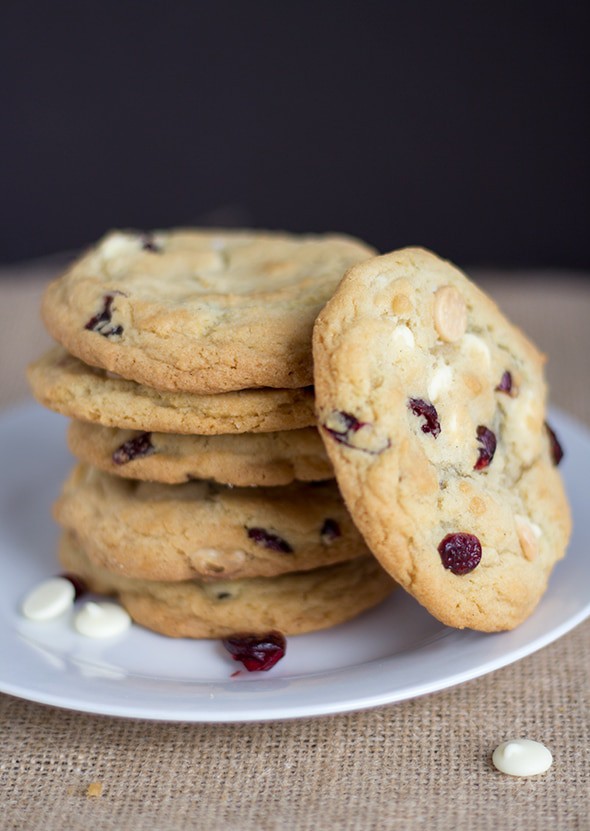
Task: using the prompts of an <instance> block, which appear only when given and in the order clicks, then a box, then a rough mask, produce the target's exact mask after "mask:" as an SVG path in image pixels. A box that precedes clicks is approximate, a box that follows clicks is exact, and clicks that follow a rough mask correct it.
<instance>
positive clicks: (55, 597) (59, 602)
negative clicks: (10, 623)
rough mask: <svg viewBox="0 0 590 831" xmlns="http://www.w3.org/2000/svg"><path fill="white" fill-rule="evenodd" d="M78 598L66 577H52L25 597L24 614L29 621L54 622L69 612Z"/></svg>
mask: <svg viewBox="0 0 590 831" xmlns="http://www.w3.org/2000/svg"><path fill="white" fill-rule="evenodd" d="M75 597H76V590H75V589H74V586H73V585H72V583H70V581H69V580H66V578H65V577H52V578H51V579H50V580H45V581H44V582H43V583H41V584H40V585H38V586H37V588H35V589H33V590H32V591H31V592H29V594H28V595H27V596H26V597H25V599H24V602H23V605H22V613H23V615H24V616H25V617H27V618H29V620H52V618H56V617H59V615H61V614H63V613H64V612H65V611H67V610H68V609H69V608H70V607H71V605H72V603H73V602H74V599H75Z"/></svg>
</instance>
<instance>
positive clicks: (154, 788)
mask: <svg viewBox="0 0 590 831" xmlns="http://www.w3.org/2000/svg"><path fill="white" fill-rule="evenodd" d="M50 270H51V269H48V268H46V267H44V266H43V264H41V265H39V266H35V267H27V268H21V269H20V270H19V273H18V274H13V275H12V278H11V279H10V280H8V279H7V280H4V281H0V372H1V376H0V380H1V382H2V383H1V384H0V405H2V406H4V405H6V404H9V403H11V402H12V401H15V400H18V399H20V398H23V397H24V396H25V395H26V387H25V385H24V383H23V381H22V370H23V366H24V364H25V363H26V362H27V361H28V360H29V359H31V358H32V357H34V356H35V355H36V354H38V352H39V350H40V349H41V348H42V343H43V342H44V339H45V337H44V335H43V333H42V329H41V327H40V324H39V322H38V315H37V308H38V302H39V295H40V290H41V286H42V283H43V282H44V280H45V279H46V277H47V273H48V271H50ZM13 271H14V270H13ZM9 276H10V275H9ZM481 278H482V283H483V284H484V285H485V286H486V287H487V288H488V289H489V290H490V291H491V292H492V294H494V295H495V296H496V297H497V298H498V299H499V300H500V302H501V304H502V306H503V307H504V308H505V309H506V310H507V311H509V313H510V315H511V317H513V318H514V319H515V320H517V321H519V322H520V323H521V324H522V325H523V326H524V328H525V329H526V330H527V331H528V332H530V333H531V335H532V336H533V337H534V338H535V340H536V341H537V342H538V343H539V344H540V346H541V347H542V348H543V349H544V350H545V351H546V352H547V353H548V354H549V355H550V356H551V360H550V362H549V365H548V375H549V379H550V382H551V386H552V392H553V400H554V401H555V402H556V403H557V404H559V405H560V406H561V407H563V408H565V409H568V410H570V411H571V412H573V413H574V414H575V415H577V416H578V417H579V418H581V419H584V420H585V421H586V422H590V391H589V386H588V370H587V361H588V357H587V356H588V354H590V327H589V326H588V321H589V320H590V292H589V289H588V287H589V286H590V283H589V282H585V281H584V280H583V279H582V277H581V276H575V275H562V274H557V273H553V274H544V275H530V274H529V275H521V274H514V275H503V276H502V277H501V278H499V277H498V276H497V275H494V274H491V273H489V274H483V275H481ZM491 637H493V636H491ZM589 655H590V622H588V623H586V624H583V625H582V626H580V627H578V629H576V630H575V631H574V632H572V633H570V634H569V635H567V636H566V637H564V638H562V639H561V640H559V641H558V642H556V643H555V644H552V645H551V646H549V647H547V648H545V649H543V650H541V651H540V652H538V653H537V654H535V655H532V656H530V657H528V658H526V659H524V660H522V661H520V662H518V663H517V664H514V665H513V666H510V667H506V668H504V669H502V670H499V671H497V672H495V673H493V674H491V675H488V676H485V677H484V678H480V679H477V680H475V681H471V682H469V683H467V684H464V685H462V686H460V687H455V688H453V689H450V690H446V691H443V692H439V693H436V694H433V695H430V696H427V697H425V698H421V699H416V700H413V701H408V702H403V703H401V704H396V705H392V706H390V707H385V708H381V709H379V710H373V711H370V712H362V713H352V714H349V715H342V716H333V717H327V718H321V719H306V720H302V721H294V722H274V723H268V724H244V725H192V724H158V723H146V722H135V721H129V720H122V719H121V720H118V719H110V718H104V717H100V716H90V715H83V714H79V713H71V712H66V711H61V710H56V709H52V708H49V707H43V706H40V705H37V704H32V703H30V702H27V701H22V700H19V699H16V698H12V697H10V696H0V724H1V729H2V734H1V740H0V741H1V745H0V794H1V796H0V800H1V810H0V828H1V829H14V830H15V831H17V829H18V831H36V829H39V830H40V831H41V829H43V831H54V829H56V830H57V829H59V831H78V829H80V831H88V829H95V830H96V831H111V829H112V831H121V829H132V830H133V831H136V829H137V831H143V829H146V831H147V829H149V831H154V829H155V830H156V831H159V829H161V830H162V831H177V829H178V831H180V829H186V828H190V829H206V830H207V831H209V829H210V830H211V831H217V829H220V831H221V829H224V831H225V829H229V830H230V831H231V830H232V829H235V830H236V831H238V830H239V831H250V829H261V830H262V831H275V829H297V830H299V829H301V831H312V829H313V831H318V829H319V830H320V831H322V830H323V829H327V830H328V831H330V830H331V829H338V830H339V831H340V829H351V831H353V829H354V831H357V830H358V831H371V829H386V830H387V831H408V829H414V828H415V829H422V828H435V829H447V828H448V829H452V828H458V829H463V828H465V829H488V828H489V829H494V831H503V830H504V829H506V831H512V829H515V831H516V829H519V831H520V829H523V828H528V829H535V831H536V830H537V829H538V830H539V831H545V829H547V831H556V829H558V831H561V829H588V828H590V820H589V809H590V735H589V733H590V661H589V659H588V656H589ZM367 672H370V666H367ZM515 736H526V737H529V738H533V739H538V740H541V741H543V742H544V743H545V744H547V745H548V747H550V748H551V750H552V752H553V754H554V758H555V763H554V765H553V767H552V768H551V769H550V770H549V772H548V773H547V774H545V775H544V776H542V777H538V778H533V779H513V778H511V777H507V776H503V775H502V774H500V773H498V772H497V771H495V770H494V769H493V767H492V766H491V763H490V755H491V752H492V750H493V749H494V747H495V746H496V745H497V744H498V743H499V742H500V741H503V740H504V739H507V738H510V737H515ZM97 782H99V783H101V784H102V794H101V795H100V796H89V795H88V786H89V785H91V784H92V783H97Z"/></svg>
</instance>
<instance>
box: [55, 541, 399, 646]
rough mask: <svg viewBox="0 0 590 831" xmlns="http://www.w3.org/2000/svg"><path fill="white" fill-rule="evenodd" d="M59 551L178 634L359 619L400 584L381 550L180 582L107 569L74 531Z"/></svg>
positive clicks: (303, 627) (144, 617)
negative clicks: (270, 571) (378, 555)
mask: <svg viewBox="0 0 590 831" xmlns="http://www.w3.org/2000/svg"><path fill="white" fill-rule="evenodd" d="M59 558H60V561H61V564H62V565H63V567H64V568H66V569H67V570H68V571H70V572H74V573H75V574H77V575H80V577H82V578H83V579H84V581H85V583H86V584H87V585H88V587H89V588H90V590H91V591H94V592H98V593H99V594H115V595H118V597H119V599H120V601H121V603H122V604H123V606H125V608H126V609H127V611H128V612H129V614H130V615H131V617H132V618H133V619H134V620H135V621H136V622H137V623H139V624H141V625H142V626H145V627H146V628H148V629H153V630H154V631H156V632H160V633H161V634H163V635H168V636H170V637H174V638H221V637H225V636H227V635H232V634H235V633H242V632H247V633H248V634H252V635H254V634H265V633H267V632H269V631H272V630H278V631H279V632H282V633H283V634H285V635H300V634H303V633H304V632H315V631H316V630H318V629H326V628H328V627H330V626H336V625H337V624H338V623H343V622H344V621H346V620H351V619H352V618H354V617H356V616H357V615H359V614H360V613H361V612H364V611H366V610H367V609H370V608H372V607H373V606H376V605H377V604H378V603H380V602H381V601H382V600H385V598H386V597H388V596H389V595H390V594H391V593H392V591H393V590H394V589H395V583H394V582H393V580H392V579H391V577H389V575H388V574H387V573H386V572H385V571H384V570H383V569H382V568H381V566H380V565H379V564H378V562H377V561H376V560H375V558H374V557H358V558H356V559H354V560H350V561H348V562H345V563H340V564H338V565H332V566H324V567H323V568H318V569H314V570H313V571H304V572H296V573H292V574H283V575H281V576H280V577H270V578H269V577H259V578H255V577H254V578H245V579H239V580H220V579H217V580H215V581H212V582H203V581H200V580H196V579H193V580H184V581H182V582H180V583H165V582H159V581H151V580H137V579H132V578H130V577H125V576H123V575H122V574H116V573H113V572H112V571H107V570H106V569H104V568H102V567H101V566H99V565H97V564H96V563H94V562H93V561H92V560H91V559H90V558H89V557H87V556H86V554H85V553H84V551H83V549H82V546H81V545H80V543H79V541H78V540H77V539H76V538H75V537H74V536H73V535H64V536H63V537H62V540H61V543H60V552H59Z"/></svg>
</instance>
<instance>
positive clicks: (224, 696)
mask: <svg viewBox="0 0 590 831" xmlns="http://www.w3.org/2000/svg"><path fill="white" fill-rule="evenodd" d="M553 422H554V426H555V428H556V430H557V432H558V434H559V436H560V438H561V439H562V441H563V444H564V446H565V449H566V456H565V459H564V462H563V463H562V464H563V472H564V474H565V478H566V482H567V486H568V491H569V495H570V498H571V501H572V506H573V512H574V525H575V532H574V537H573V540H572V543H571V546H570V550H569V553H568V556H567V557H566V559H565V560H563V561H562V562H561V563H559V564H558V566H557V568H556V569H555V571H554V573H553V576H552V578H551V582H550V586H549V590H548V592H547V594H546V595H545V597H544V598H543V600H542V601H541V603H540V605H539V607H538V609H537V611H536V612H535V614H534V615H533V616H532V617H531V618H529V620H527V621H526V622H525V623H524V624H523V625H522V626H520V627H519V628H518V629H516V630H515V631H514V632H506V633H502V634H496V635H486V634H481V633H478V632H469V631H456V630H452V629H448V628H446V627H444V626H442V625H441V624H440V623H438V622H437V621H436V620H434V618H432V617H430V615H429V614H428V613H427V612H425V611H424V610H423V609H422V608H421V607H420V606H419V605H418V604H417V603H416V602H415V601H413V600H412V599H411V598H410V597H408V596H407V595H405V594H404V592H402V591H398V592H397V593H395V594H394V595H393V596H392V598H391V599H390V600H389V601H387V602H385V603H384V604H382V605H381V606H380V607H379V608H377V609H375V610H373V611H372V612H368V613H366V614H364V615H362V616H361V617H360V618H357V619H356V620H354V621H352V622H350V623H346V624H343V625H341V626H338V627H335V628H334V629H332V630H329V631H326V632H319V633H316V634H313V635H304V636H299V637H292V638H289V642H288V650H287V654H286V656H285V658H284V659H283V660H282V661H281V662H280V663H279V664H277V665H276V666H275V667H274V668H273V669H272V670H271V671H270V672H268V673H251V674H248V673H245V672H242V673H241V674H240V676H239V677H237V678H232V677H231V675H232V673H233V672H235V670H236V669H237V668H239V667H241V665H240V664H236V663H235V662H233V661H231V660H230V659H229V657H228V656H227V654H226V653H225V651H224V650H223V648H222V646H221V645H220V644H219V643H218V642H216V641H189V640H171V639H167V638H164V637H161V636H159V635H155V634H153V633H151V632H148V631H146V630H144V629H141V628H140V627H139V626H134V627H132V629H131V631H130V632H128V633H126V634H125V635H122V636H120V637H119V638H117V639H114V640H110V641H92V640H90V639H87V638H84V637H83V636H82V635H78V634H77V633H76V632H75V631H74V630H73V629H72V626H71V619H70V618H69V617H68V616H65V617H64V618H62V619H60V620H58V621H55V622H52V623H45V624H42V623H33V622H30V621H27V620H24V619H23V618H22V617H21V615H20V614H19V611H18V609H19V604H20V602H21V600H22V598H23V596H24V595H25V593H26V592H27V591H28V590H29V589H30V588H31V587H32V586H34V585H35V584H36V583H38V582H39V581H40V580H41V579H43V578H45V577H47V576H50V575H53V574H55V573H56V572H57V571H59V568H58V567H57V566H56V564H55V560H54V557H55V553H54V552H55V547H56V542H57V536H58V532H57V529H56V527H55V526H54V524H53V522H52V520H51V516H50V508H51V503H52V501H53V500H54V498H55V497H56V495H57V493H58V491H59V487H60V482H61V481H62V480H63V478H64V476H65V474H66V471H67V469H68V467H69V465H70V464H71V460H70V459H69V457H68V453H67V450H66V447H65V439H64V434H65V421H64V419H63V418H61V417H60V416H56V415H54V414H52V413H48V412H46V411H44V410H42V409H41V408H40V407H37V406H35V405H31V406H27V407H22V408H20V409H18V410H13V411H11V412H8V413H5V414H4V415H3V416H2V417H1V418H0V449H1V454H2V455H1V458H2V466H1V468H0V565H1V568H2V576H3V579H2V582H1V585H0V690H1V691H3V692H7V693H11V694H12V695H16V696H20V697H22V698H26V699H30V700H32V701H39V702H43V703H45V704H52V705H55V706H58V707H67V708H69V709H73V710H82V711H86V712H91V713H102V714H105V715H111V716H127V717H133V718H143V719H158V720H166V721H208V722H226V721H263V720H268V719H285V718H299V717H302V716H315V715H321V714H325V713H339V712H345V711H348V710H356V709H361V708H364V707H374V706H377V705H380V704H388V703H391V702H394V701H401V700H403V699H406V698H412V697H414V696H418V695H423V694H424V693H431V692H434V691H435V690H440V689H443V688H445V687H450V686H452V685H453V684H459V683H461V682H463V681H467V680H469V679H471V678H476V677H478V676H480V675H484V674H485V673H487V672H491V671H492V670H495V669H498V668H499V667H502V666H505V665H506V664H509V663H511V662H513V661H517V660H519V659H520V658H523V657H524V656H525V655H529V654H530V653H531V652H534V651H535V650H537V649H540V648H541V647H542V646H545V645H546V644H548V643H550V642H551V641H554V640H555V639H556V638H559V637H561V635H563V634H565V633H566V632H568V631H569V630H570V629H572V628H573V627H574V626H576V625H577V624H578V623H580V622H581V621H582V620H584V618H586V617H587V616H588V615H589V614H590V560H589V558H588V556H587V554H588V550H589V549H590V519H589V515H588V499H587V491H588V485H587V483H588V473H587V471H588V469H589V468H590V434H589V433H588V431H587V430H586V429H585V428H583V427H581V426H580V425H578V424H577V423H576V422H574V421H573V420H572V419H571V418H569V417H567V416H565V415H563V414H559V413H556V414H554V415H553Z"/></svg>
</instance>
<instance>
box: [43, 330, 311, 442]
mask: <svg viewBox="0 0 590 831" xmlns="http://www.w3.org/2000/svg"><path fill="white" fill-rule="evenodd" d="M28 378H29V383H30V385H31V388H32V390H33V394H34V396H35V398H37V400H38V401H39V402H40V403H41V404H44V405H45V406H46V407H49V409H50V410H56V411H57V412H58V413H62V414H63V415H67V416H70V417H71V418H77V419H81V420H82V421H90V422H92V423H94V424H102V425H104V426H105V427H121V428H126V429H129V430H141V431H142V432H143V431H146V430H147V431H156V432H160V433H198V434H201V435H216V434H219V433H259V432H263V433H266V432H270V431H276V430H294V429H297V428H299V427H309V426H311V425H313V424H315V415H314V409H313V408H314V403H313V388H312V387H307V388H305V389H300V390H278V389H264V390H244V391H240V392H227V393H222V394H220V395H193V394H191V393H187V392H176V393H175V392H158V391H157V390H154V389H152V388H151V387H146V386H144V385H143V384H136V383H135V382H134V381H126V380H125V379H123V378H118V377H116V376H115V377H112V376H111V375H110V374H107V372H105V371H104V370H100V369H95V368H93V367H90V366H88V365H87V364H84V363H82V361H80V360H78V359H77V358H74V357H73V356H72V355H70V354H69V353H68V352H66V351H65V349H63V348H62V347H61V346H56V347H53V348H52V349H50V350H49V352H47V353H46V354H45V355H43V357H41V358H40V359H39V360H38V361H36V362H35V363H33V364H31V366H30V367H29V369H28Z"/></svg>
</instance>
